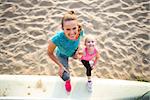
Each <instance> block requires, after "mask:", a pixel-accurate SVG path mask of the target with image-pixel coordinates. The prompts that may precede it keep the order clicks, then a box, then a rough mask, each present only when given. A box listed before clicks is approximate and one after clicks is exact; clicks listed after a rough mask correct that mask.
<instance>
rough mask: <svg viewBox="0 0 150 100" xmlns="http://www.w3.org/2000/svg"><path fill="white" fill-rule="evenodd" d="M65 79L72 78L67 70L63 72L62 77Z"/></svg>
mask: <svg viewBox="0 0 150 100" xmlns="http://www.w3.org/2000/svg"><path fill="white" fill-rule="evenodd" d="M61 78H62V79H63V80H64V81H66V80H69V79H70V74H69V73H68V72H66V71H64V72H63V75H62V77H61Z"/></svg>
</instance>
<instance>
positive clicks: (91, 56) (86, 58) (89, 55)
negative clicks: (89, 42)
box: [81, 48, 97, 61]
mask: <svg viewBox="0 0 150 100" xmlns="http://www.w3.org/2000/svg"><path fill="white" fill-rule="evenodd" d="M84 52H85V55H83V56H82V57H81V60H86V61H90V60H92V59H93V58H94V57H95V56H96V54H97V50H96V49H95V48H94V53H92V54H89V53H88V51H87V48H85V49H84Z"/></svg>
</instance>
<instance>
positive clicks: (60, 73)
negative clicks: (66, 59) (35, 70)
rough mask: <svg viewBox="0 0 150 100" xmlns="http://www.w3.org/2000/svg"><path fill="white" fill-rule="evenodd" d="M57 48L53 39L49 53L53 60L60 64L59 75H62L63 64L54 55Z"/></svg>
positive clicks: (49, 46) (50, 42)
mask: <svg viewBox="0 0 150 100" xmlns="http://www.w3.org/2000/svg"><path fill="white" fill-rule="evenodd" d="M55 48H56V45H55V44H54V43H53V42H52V41H49V45H48V55H49V57H50V58H51V59H52V61H54V62H55V63H56V64H57V65H58V66H59V68H60V69H59V75H60V76H62V72H63V65H62V64H61V63H60V62H59V60H58V58H57V57H56V56H55V55H54V50H55Z"/></svg>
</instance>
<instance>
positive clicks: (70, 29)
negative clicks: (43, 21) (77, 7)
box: [63, 20, 78, 40]
mask: <svg viewBox="0 0 150 100" xmlns="http://www.w3.org/2000/svg"><path fill="white" fill-rule="evenodd" d="M63 29H64V33H65V35H66V37H67V38H68V39H70V40H76V35H77V34H78V23H77V21H76V20H70V21H64V23H63Z"/></svg>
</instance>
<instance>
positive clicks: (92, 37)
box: [84, 34, 95, 44]
mask: <svg viewBox="0 0 150 100" xmlns="http://www.w3.org/2000/svg"><path fill="white" fill-rule="evenodd" d="M88 39H93V40H94V41H95V37H94V36H93V35H91V34H88V35H87V36H85V38H84V44H85V43H86V42H87V40H88Z"/></svg>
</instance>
